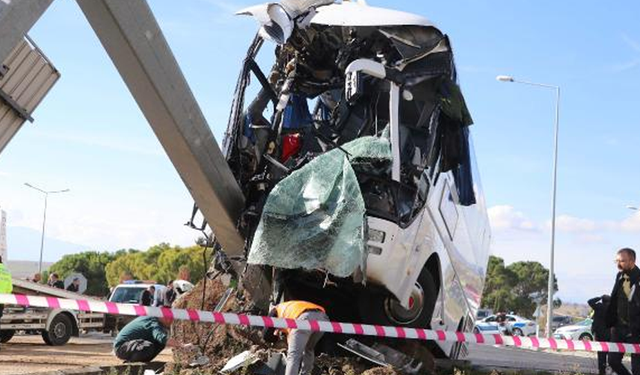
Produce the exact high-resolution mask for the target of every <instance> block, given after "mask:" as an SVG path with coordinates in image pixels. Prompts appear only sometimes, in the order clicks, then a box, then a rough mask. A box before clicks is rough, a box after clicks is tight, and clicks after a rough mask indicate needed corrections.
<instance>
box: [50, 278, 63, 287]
mask: <svg viewBox="0 0 640 375" xmlns="http://www.w3.org/2000/svg"><path fill="white" fill-rule="evenodd" d="M49 286H50V287H53V288H58V289H64V281H62V280H58V281H54V282H52V283H49Z"/></svg>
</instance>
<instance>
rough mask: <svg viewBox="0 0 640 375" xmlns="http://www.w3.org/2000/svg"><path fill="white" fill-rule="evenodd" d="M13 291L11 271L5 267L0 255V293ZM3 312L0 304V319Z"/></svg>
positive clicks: (2, 306)
mask: <svg viewBox="0 0 640 375" xmlns="http://www.w3.org/2000/svg"><path fill="white" fill-rule="evenodd" d="M12 291H13V283H12V282H11V273H10V272H9V270H8V269H7V267H6V266H5V265H4V263H2V256H0V294H7V293H11V292H12ZM3 312H4V305H2V304H0V319H2V314H3Z"/></svg>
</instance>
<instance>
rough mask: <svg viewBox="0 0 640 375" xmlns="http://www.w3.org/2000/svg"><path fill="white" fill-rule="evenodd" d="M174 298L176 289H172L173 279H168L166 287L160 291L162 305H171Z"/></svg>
mask: <svg viewBox="0 0 640 375" xmlns="http://www.w3.org/2000/svg"><path fill="white" fill-rule="evenodd" d="M175 299H176V291H175V289H173V280H169V282H168V283H167V287H166V288H165V289H164V290H163V291H162V306H164V307H171V305H173V301H175Z"/></svg>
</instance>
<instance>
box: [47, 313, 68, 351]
mask: <svg viewBox="0 0 640 375" xmlns="http://www.w3.org/2000/svg"><path fill="white" fill-rule="evenodd" d="M72 332H73V323H72V322H71V319H69V317H68V316H67V315H65V314H58V315H56V316H55V317H54V318H53V320H52V321H51V325H50V326H49V330H48V331H42V339H43V340H44V342H46V343H47V345H52V346H58V345H64V344H66V343H67V342H68V341H69V339H70V338H71V334H72Z"/></svg>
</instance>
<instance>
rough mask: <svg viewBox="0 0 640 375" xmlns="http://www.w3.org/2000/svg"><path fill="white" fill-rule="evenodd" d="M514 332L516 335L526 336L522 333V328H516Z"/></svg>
mask: <svg viewBox="0 0 640 375" xmlns="http://www.w3.org/2000/svg"><path fill="white" fill-rule="evenodd" d="M513 334H514V335H516V336H524V334H523V333H522V330H521V329H520V328H516V329H514V330H513Z"/></svg>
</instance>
